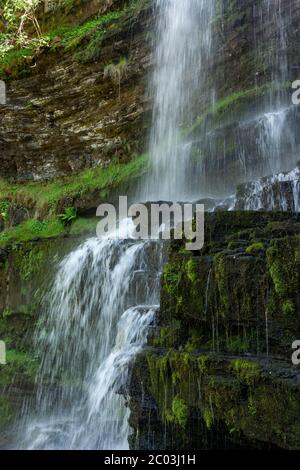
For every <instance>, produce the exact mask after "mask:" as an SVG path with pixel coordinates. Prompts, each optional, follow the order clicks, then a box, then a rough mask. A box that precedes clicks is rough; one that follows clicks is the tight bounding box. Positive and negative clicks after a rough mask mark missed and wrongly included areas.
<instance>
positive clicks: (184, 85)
mask: <svg viewBox="0 0 300 470" xmlns="http://www.w3.org/2000/svg"><path fill="white" fill-rule="evenodd" d="M214 3H215V2H214V1H213V0H155V5H156V9H157V14H158V21H157V29H156V37H157V43H156V44H155V48H154V50H155V54H154V61H155V68H154V74H153V77H152V81H151V90H150V94H151V95H152V96H153V101H154V108H153V121H152V130H151V139H150V155H151V159H152V167H153V171H152V173H151V174H150V175H149V176H147V180H146V182H145V184H144V189H143V191H142V199H148V200H149V199H161V200H188V199H191V196H192V195H193V190H192V188H194V187H197V184H194V183H193V176H195V174H194V172H193V164H192V161H191V145H190V143H189V142H188V141H186V140H185V139H184V129H185V128H188V127H189V126H191V124H192V123H193V122H194V120H195V117H196V116H197V114H196V112H197V104H199V99H201V100H202V101H204V102H205V105H206V106H209V105H211V103H212V102H213V99H214V90H213V89H210V87H209V86H208V82H207V80H206V79H207V74H208V68H209V64H210V61H211V52H212V28H211V22H212V19H213V16H214V11H215V7H214ZM198 191H199V188H198Z"/></svg>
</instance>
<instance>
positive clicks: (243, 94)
mask: <svg viewBox="0 0 300 470" xmlns="http://www.w3.org/2000/svg"><path fill="white" fill-rule="evenodd" d="M290 86H291V84H290V82H283V83H279V82H270V83H265V84H263V85H261V86H259V87H253V88H249V89H245V90H237V91H234V92H233V93H232V94H230V95H227V96H225V97H223V98H221V99H220V100H219V101H217V102H216V103H215V104H214V106H213V107H211V108H208V109H207V110H206V111H205V112H204V113H203V114H202V115H201V116H199V117H198V119H197V120H196V122H195V123H194V124H193V126H191V127H190V128H189V129H187V130H185V131H184V132H183V134H184V135H189V134H190V133H192V132H194V131H195V129H197V128H198V127H199V126H201V125H203V124H204V123H205V121H206V120H207V119H208V118H211V119H213V120H214V121H216V124H217V121H220V120H222V119H223V118H224V117H226V116H230V115H232V114H233V115H235V114H238V113H239V112H241V110H242V109H243V106H244V105H247V104H249V102H250V101H253V100H254V99H255V98H259V97H261V96H263V95H264V94H266V93H269V92H270V90H274V91H276V90H278V91H280V90H285V89H289V88H290Z"/></svg>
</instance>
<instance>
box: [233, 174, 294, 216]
mask: <svg viewBox="0 0 300 470" xmlns="http://www.w3.org/2000/svg"><path fill="white" fill-rule="evenodd" d="M235 209H236V210H266V211H270V210H275V211H276V210H277V211H290V212H299V211H300V167H299V166H297V167H296V168H295V169H294V170H292V171H290V172H287V173H280V174H278V175H273V176H267V177H265V178H261V179H259V180H256V181H253V182H250V183H245V184H241V185H240V186H239V187H238V189H237V195H236V203H235Z"/></svg>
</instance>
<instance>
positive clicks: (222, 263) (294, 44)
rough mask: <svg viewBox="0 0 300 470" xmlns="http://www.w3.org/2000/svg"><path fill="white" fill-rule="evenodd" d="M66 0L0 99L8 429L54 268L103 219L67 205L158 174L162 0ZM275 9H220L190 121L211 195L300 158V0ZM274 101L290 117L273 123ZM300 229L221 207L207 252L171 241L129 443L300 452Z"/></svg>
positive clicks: (21, 58) (2, 72)
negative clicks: (298, 92) (151, 78)
mask: <svg viewBox="0 0 300 470" xmlns="http://www.w3.org/2000/svg"><path fill="white" fill-rule="evenodd" d="M68 3H69V6H68V7H63V8H61V9H58V10H54V11H48V12H47V13H46V14H44V13H43V14H42V13H41V14H40V22H41V26H42V30H43V31H44V32H45V34H48V36H49V38H50V40H49V41H48V42H47V44H46V45H44V46H41V47H39V48H31V49H29V50H28V49H26V50H23V51H21V53H20V52H19V51H18V53H13V54H11V55H10V56H9V57H6V58H5V59H4V61H3V63H2V64H0V78H1V79H4V80H5V81H6V83H7V95H8V102H7V105H6V106H3V107H0V178H1V181H0V338H1V339H4V340H5V341H6V343H7V347H8V349H9V351H8V366H5V367H4V366H3V367H2V366H0V367H1V368H0V423H1V424H3V425H8V424H10V423H11V422H12V420H13V418H14V413H15V411H16V410H18V407H19V405H20V398H22V397H23V396H24V394H28V396H30V394H31V392H32V389H33V386H34V376H35V372H36V367H37V361H36V358H35V357H34V355H33V348H32V344H31V335H32V331H33V329H34V328H35V325H36V322H37V320H38V312H39V308H40V299H41V297H42V295H43V292H44V291H45V290H47V282H49V277H51V270H49V260H51V262H52V260H54V261H55V260H56V259H58V258H59V257H60V256H61V255H62V254H63V253H65V252H66V251H68V250H69V249H71V248H72V246H73V243H74V242H73V241H72V236H76V237H78V235H82V234H85V236H86V235H87V234H89V233H93V234H94V233H95V221H94V220H90V219H88V218H78V219H77V220H76V222H75V223H73V224H72V225H71V223H69V224H68V223H67V224H63V223H62V219H61V217H59V216H65V217H66V216H67V213H66V212H65V211H66V209H68V208H69V209H70V208H71V209H72V208H73V209H74V210H75V211H77V215H80V216H81V215H84V216H87V215H88V216H90V214H91V212H92V211H93V213H94V212H95V208H96V207H97V206H98V204H100V202H101V201H102V200H107V199H108V198H114V197H115V196H116V195H118V194H126V191H127V190H128V188H129V187H130V185H131V183H132V180H133V179H134V180H135V178H137V177H139V175H140V174H141V173H142V172H144V171H146V170H147V156H145V155H144V156H143V155H142V156H139V155H140V154H142V153H143V152H144V151H145V150H147V134H148V130H149V122H150V114H151V100H148V98H147V93H146V83H147V79H148V74H149V73H150V71H151V65H152V55H151V43H152V39H153V34H152V31H153V23H154V20H155V19H154V17H153V10H152V2H151V1H150V0H134V1H132V2H129V1H123V0H106V1H103V0H91V1H87V0H74V1H72V2H68ZM270 3H272V2H270V1H269V0H243V1H241V0H222V1H221V0H218V1H216V11H215V18H214V23H213V35H214V44H215V50H214V54H213V57H212V59H211V62H210V63H209V64H208V69H207V74H206V77H205V82H204V87H203V90H199V96H198V99H197V100H196V101H195V109H194V120H193V122H189V123H184V124H183V127H184V131H185V133H186V135H189V136H190V137H191V138H192V142H193V144H192V148H193V158H194V160H195V171H198V172H199V175H202V176H203V177H202V181H200V183H199V184H201V188H204V189H207V190H208V192H210V191H211V192H213V193H214V192H216V193H218V194H220V195H221V194H223V193H224V192H225V193H226V194H228V191H234V188H235V185H236V184H237V183H239V182H243V181H245V180H246V179H249V178H252V177H253V178H256V177H257V176H261V175H262V174H263V173H265V174H268V173H270V172H272V171H273V168H271V165H270V164H269V163H270V162H271V161H273V160H272V158H273V156H274V155H275V157H276V156H277V157H279V160H280V162H281V163H282V164H283V165H282V166H283V168H282V169H286V170H291V169H292V167H293V166H294V165H295V163H296V161H297V160H299V156H298V155H299V152H298V151H299V145H300V141H299V139H300V137H299V133H298V134H297V133H296V132H294V131H295V129H296V128H297V126H298V124H299V113H298V109H297V107H293V106H292V107H291V106H290V103H291V90H290V82H291V81H292V80H293V79H297V78H300V77H298V75H297V74H298V71H299V69H297V68H296V67H294V66H297V64H299V62H300V55H299V54H300V53H299V47H298V44H299V40H300V37H299V34H300V30H299V28H298V24H299V19H300V2H299V0H281V1H279V0H274V2H273V4H272V5H273V9H272V8H270ZM279 7H280V15H278V12H279ZM279 20H280V22H281V24H282V25H283V26H284V27H281V26H280V23H278V21H279ZM0 29H1V30H3V27H2V26H1V24H0ZM282 31H285V32H286V34H285V35H284V36H282V34H281V33H282ZM280 64H284V67H283V68H281V66H280ZM188 72H189V71H187V73H188ZM205 90H206V91H205ZM207 90H208V91H209V92H207ZM212 96H214V104H213V105H212V103H211V97H212ZM270 103H272V104H273V105H274V103H277V104H278V109H282V108H283V109H284V113H283V115H282V114H280V113H277V114H276V113H275V115H274V114H272V115H271V119H270V115H269V114H268V112H269V110H270ZM277 118H278V121H277ZM274 122H275V127H273V128H272V127H270V123H271V124H272V123H273V124H274ZM282 122H284V126H282V125H281V124H282ZM273 124H272V125H273ZM285 130H288V131H289V132H285ZM270 132H273V134H270ZM279 134H280V139H279V140H278V141H276V142H277V144H276V145H275V146H274V145H273V146H272V145H271V146H270V140H268V139H269V137H270V136H271V137H272V138H274V136H275V135H279ZM262 135H263V139H262V140H261V139H260V138H261V136H262ZM290 135H292V136H293V137H292V138H290ZM281 183H282V184H281ZM281 183H280V185H278V184H277V183H276V181H275V183H274V181H273V180H272V181H271V182H270V180H268V179H266V180H263V183H262V184H265V186H266V189H265V190H264V191H265V192H264V194H263V198H262V199H261V200H263V201H266V202H263V206H262V207H255V208H260V209H266V208H267V206H268V207H269V206H270V204H269V200H270V198H271V199H272V198H273V201H275V203H274V204H275V206H274V208H275V209H289V210H295V209H296V204H295V201H294V199H292V195H291V193H292V191H293V187H294V186H293V185H292V183H290V182H288V183H287V184H285V183H286V182H285V181H283V182H281ZM274 184H275V186H274ZM298 185H299V183H298ZM254 186H255V185H254ZM279 186H280V187H279ZM124 188H125V191H124ZM252 189H253V185H251V184H248V185H247V184H246V185H243V186H240V188H239V192H238V196H239V198H240V199H238V204H237V208H238V209H241V208H242V209H247V208H248V209H249V208H253V206H251V205H250V206H247V204H246V203H245V200H244V198H245V196H246V197H249V193H250V197H251V195H252V193H253V191H252ZM282 191H283V192H285V194H288V195H289V199H288V204H287V206H285V207H283V206H282V204H281V202H282V200H283V199H282V196H281V192H282ZM270 194H271V196H270ZM274 195H275V196H274ZM250 202H251V201H250ZM67 222H68V221H67ZM299 224H300V220H299V216H297V215H292V214H278V213H276V214H269V215H265V214H263V213H249V214H247V213H223V212H219V213H216V214H214V215H210V216H209V215H208V216H207V219H206V237H205V240H206V243H205V248H204V250H203V251H202V252H201V253H196V254H195V255H191V254H190V253H188V252H186V251H185V250H184V246H183V244H181V243H180V242H177V241H176V242H175V241H173V242H172V244H171V247H170V259H169V262H168V264H167V265H166V267H165V269H164V274H163V277H162V291H161V309H160V313H159V317H158V326H157V328H156V329H155V331H153V334H152V335H151V338H150V341H149V346H148V348H147V350H146V351H145V352H144V353H142V354H141V355H140V356H139V357H138V358H137V360H136V362H135V364H134V365H133V369H132V375H131V383H130V384H128V390H126V396H128V397H129V399H128V401H129V406H130V409H131V418H130V423H131V426H132V428H133V435H132V436H131V447H132V448H145V449H153V448H155V449H166V448H168V449H178V448H179V449H180V448H182V449H183V448H186V447H187V446H188V447H190V448H232V447H234V448H239V447H245V446H250V447H253V448H262V447H269V448H274V447H279V448H289V449H290V448H293V449H294V448H300V434H299V416H300V413H299V411H300V401H299V400H300V399H299V397H300V394H299V384H300V376H299V372H298V370H297V369H296V368H295V367H294V366H292V364H291V354H292V350H291V344H292V342H293V341H294V340H296V339H299V334H300V325H299V311H300V300H299V275H300V274H299V251H300V247H299V236H300V230H299ZM67 235H68V236H71V238H70V237H69V238H63V237H65V236H67ZM75 243H76V244H78V243H79V238H76V241H75ZM54 264H55V263H54ZM49 271H50V272H49ZM44 279H45V285H44ZM2 445H4V444H3V442H0V446H2Z"/></svg>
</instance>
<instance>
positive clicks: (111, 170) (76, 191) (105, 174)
mask: <svg viewBox="0 0 300 470" xmlns="http://www.w3.org/2000/svg"><path fill="white" fill-rule="evenodd" d="M147 167H148V155H142V156H140V157H137V158H134V159H132V160H131V161H130V162H129V163H127V164H126V165H125V164H119V163H112V164H111V165H110V166H109V167H107V168H99V167H97V168H92V169H88V170H84V171H83V172H81V173H79V174H77V175H76V177H69V178H65V179H64V180H56V181H53V182H49V183H28V184H26V185H23V184H20V185H19V184H13V185H11V184H9V183H8V182H7V181H5V180H0V198H1V199H2V198H6V197H7V196H8V195H9V196H10V198H11V199H18V200H19V201H24V202H26V201H27V200H29V201H32V200H33V201H35V204H36V209H37V210H38V211H39V210H41V211H42V212H43V213H44V212H45V208H46V209H47V215H51V214H55V213H56V209H57V206H58V205H59V203H60V201H61V200H62V199H65V198H77V197H81V196H83V195H84V194H86V193H89V192H94V191H99V194H100V193H101V192H102V191H103V190H104V189H111V188H112V187H117V186H118V185H119V184H121V183H122V182H125V181H128V180H129V179H130V178H134V177H136V176H139V175H140V174H142V173H143V172H144V171H145V170H146V169H147ZM99 199H100V196H99ZM99 202H100V201H99ZM24 205H25V203H24Z"/></svg>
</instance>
